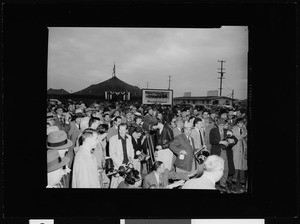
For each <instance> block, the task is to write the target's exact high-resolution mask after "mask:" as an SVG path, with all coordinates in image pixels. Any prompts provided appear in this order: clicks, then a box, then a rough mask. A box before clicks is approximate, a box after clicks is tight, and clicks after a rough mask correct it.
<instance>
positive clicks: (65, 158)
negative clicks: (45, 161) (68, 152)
mask: <svg viewBox="0 0 300 224" xmlns="http://www.w3.org/2000/svg"><path fill="white" fill-rule="evenodd" d="M69 162H70V158H69V157H64V158H62V161H61V162H60V163H58V164H56V165H55V166H52V167H50V168H47V172H48V173H50V172H52V171H55V170H58V169H59V168H61V167H63V166H65V165H67V164H68V163H69Z"/></svg>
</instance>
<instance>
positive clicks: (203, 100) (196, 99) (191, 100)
mask: <svg viewBox="0 0 300 224" xmlns="http://www.w3.org/2000/svg"><path fill="white" fill-rule="evenodd" d="M235 101H236V99H232V98H230V97H226V96H189V97H187V96H183V97H175V98H174V99H173V103H174V104H181V103H187V104H192V105H208V104H218V105H230V106H232V105H233V103H234V102H235Z"/></svg>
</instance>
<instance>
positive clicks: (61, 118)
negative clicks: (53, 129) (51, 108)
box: [54, 106, 71, 133]
mask: <svg viewBox="0 0 300 224" xmlns="http://www.w3.org/2000/svg"><path fill="white" fill-rule="evenodd" d="M55 112H56V114H55V116H54V121H55V122H54V125H55V126H57V127H58V128H59V130H62V131H65V132H66V133H68V132H69V131H70V128H71V127H70V122H69V121H70V119H71V115H70V114H69V113H64V111H63V108H62V107H60V106H58V107H57V108H56V109H55Z"/></svg>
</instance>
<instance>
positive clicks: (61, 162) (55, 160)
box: [47, 149, 70, 188]
mask: <svg viewBox="0 0 300 224" xmlns="http://www.w3.org/2000/svg"><path fill="white" fill-rule="evenodd" d="M69 160H70V159H69V158H68V157H64V158H61V157H60V155H59V152H58V150H56V149H49V150H47V172H48V173H47V176H48V178H47V179H48V185H47V188H63V187H64V186H63V184H62V182H61V179H62V177H63V176H64V175H65V172H64V170H63V167H64V166H66V165H67V164H68V163H69Z"/></svg>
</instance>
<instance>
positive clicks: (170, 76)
mask: <svg viewBox="0 0 300 224" xmlns="http://www.w3.org/2000/svg"><path fill="white" fill-rule="evenodd" d="M171 77H172V76H171V75H169V88H168V89H170V84H171Z"/></svg>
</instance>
